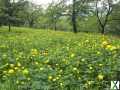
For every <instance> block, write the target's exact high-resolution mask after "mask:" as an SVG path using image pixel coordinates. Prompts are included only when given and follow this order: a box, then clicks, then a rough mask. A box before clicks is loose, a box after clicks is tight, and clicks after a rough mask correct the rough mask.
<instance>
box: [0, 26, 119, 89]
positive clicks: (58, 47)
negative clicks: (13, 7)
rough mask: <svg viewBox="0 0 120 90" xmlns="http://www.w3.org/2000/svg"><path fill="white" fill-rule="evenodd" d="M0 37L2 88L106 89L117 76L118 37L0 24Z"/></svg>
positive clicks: (0, 82)
mask: <svg viewBox="0 0 120 90" xmlns="http://www.w3.org/2000/svg"><path fill="white" fill-rule="evenodd" d="M71 36H72V37H71ZM0 40H1V41H0V62H1V63H0V78H1V79H0V89H1V90H19V89H20V90H51V89H55V90H66V89H69V88H71V90H75V89H77V90H85V89H89V90H105V88H110V81H111V80H116V79H117V72H118V71H119V68H118V67H119V65H120V63H119V62H120V40H119V38H117V37H112V36H104V35H100V34H96V33H78V34H73V33H71V32H60V31H58V32H55V31H51V30H47V31H43V30H32V29H29V28H26V29H25V28H14V29H13V31H12V32H10V33H8V32H7V30H6V27H3V28H1V29H0Z"/></svg>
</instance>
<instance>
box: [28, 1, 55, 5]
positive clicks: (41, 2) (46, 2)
mask: <svg viewBox="0 0 120 90" xmlns="http://www.w3.org/2000/svg"><path fill="white" fill-rule="evenodd" d="M29 1H32V2H33V3H35V4H38V5H39V4H42V5H47V4H48V3H51V2H52V0H29ZM54 1H57V0H54Z"/></svg>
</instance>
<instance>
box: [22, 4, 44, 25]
mask: <svg viewBox="0 0 120 90" xmlns="http://www.w3.org/2000/svg"><path fill="white" fill-rule="evenodd" d="M41 13H42V7H41V6H40V5H35V4H33V3H32V2H28V3H27V4H26V6H25V9H24V13H23V18H24V19H25V22H26V23H28V25H29V27H33V26H34V24H35V22H36V21H37V20H38V18H39V16H40V15H41Z"/></svg>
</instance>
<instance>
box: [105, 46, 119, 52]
mask: <svg viewBox="0 0 120 90" xmlns="http://www.w3.org/2000/svg"><path fill="white" fill-rule="evenodd" d="M106 49H107V50H110V51H113V50H115V49H117V48H116V47H115V46H112V45H107V46H106Z"/></svg>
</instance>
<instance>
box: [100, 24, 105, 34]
mask: <svg viewBox="0 0 120 90" xmlns="http://www.w3.org/2000/svg"><path fill="white" fill-rule="evenodd" d="M101 34H105V26H101Z"/></svg>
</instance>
